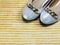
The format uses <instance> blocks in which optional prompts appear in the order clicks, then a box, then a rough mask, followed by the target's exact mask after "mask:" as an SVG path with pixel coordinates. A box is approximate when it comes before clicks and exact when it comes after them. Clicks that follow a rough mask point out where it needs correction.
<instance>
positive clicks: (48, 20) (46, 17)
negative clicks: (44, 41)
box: [40, 11, 57, 25]
mask: <svg viewBox="0 0 60 45" xmlns="http://www.w3.org/2000/svg"><path fill="white" fill-rule="evenodd" d="M40 20H41V22H42V23H43V24H46V25H50V24H53V23H55V22H57V19H55V18H54V17H52V16H51V15H50V14H49V13H47V12H46V11H43V12H42V14H41V16H40Z"/></svg>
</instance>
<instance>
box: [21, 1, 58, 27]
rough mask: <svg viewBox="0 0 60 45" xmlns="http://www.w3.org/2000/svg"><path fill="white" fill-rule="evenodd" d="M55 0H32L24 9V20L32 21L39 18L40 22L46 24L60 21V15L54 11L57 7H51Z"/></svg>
mask: <svg viewBox="0 0 60 45" xmlns="http://www.w3.org/2000/svg"><path fill="white" fill-rule="evenodd" d="M43 2H44V3H43ZM53 2H54V0H42V1H41V0H30V2H29V3H28V4H27V5H26V7H25V8H24V10H23V15H22V18H23V20H24V21H26V22H30V21H33V20H36V19H37V18H39V21H40V23H41V24H42V25H46V26H48V25H52V24H54V23H56V22H58V20H59V15H58V14H57V13H55V12H54V11H55V9H57V8H55V9H53V7H50V5H51V4H53ZM56 5H57V4H56ZM56 7H57V6H56ZM50 8H51V9H50ZM52 10H53V11H52ZM56 12H57V10H56Z"/></svg>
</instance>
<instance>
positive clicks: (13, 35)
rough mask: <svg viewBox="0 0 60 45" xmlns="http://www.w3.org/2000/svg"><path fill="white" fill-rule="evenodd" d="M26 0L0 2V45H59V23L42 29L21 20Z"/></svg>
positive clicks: (36, 23) (38, 24)
mask: <svg viewBox="0 0 60 45" xmlns="http://www.w3.org/2000/svg"><path fill="white" fill-rule="evenodd" d="M27 2H28V0H0V45H60V22H57V23H56V24H54V25H51V26H48V27H43V26H42V25H40V23H39V19H37V20H35V21H32V22H30V23H25V22H24V21H23V20H22V10H23V8H24V7H25V5H26V3H27Z"/></svg>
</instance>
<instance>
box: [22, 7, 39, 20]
mask: <svg viewBox="0 0 60 45" xmlns="http://www.w3.org/2000/svg"><path fill="white" fill-rule="evenodd" d="M38 16H39V15H38V14H36V13H34V12H33V11H32V10H31V9H30V8H28V7H27V6H26V7H25V8H24V10H23V18H24V19H26V20H33V19H35V18H37V17H38Z"/></svg>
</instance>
